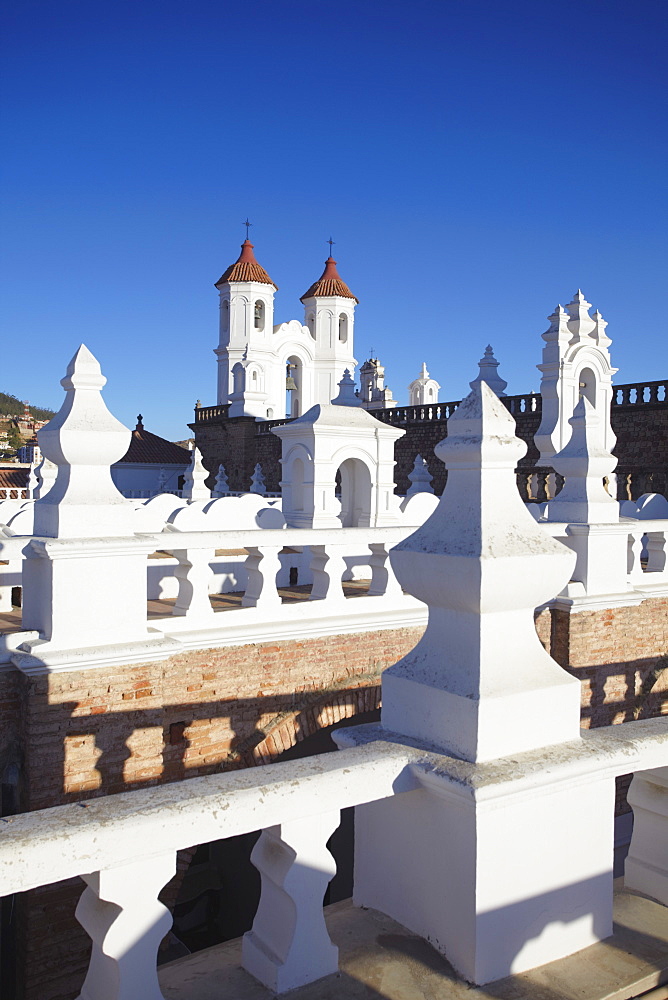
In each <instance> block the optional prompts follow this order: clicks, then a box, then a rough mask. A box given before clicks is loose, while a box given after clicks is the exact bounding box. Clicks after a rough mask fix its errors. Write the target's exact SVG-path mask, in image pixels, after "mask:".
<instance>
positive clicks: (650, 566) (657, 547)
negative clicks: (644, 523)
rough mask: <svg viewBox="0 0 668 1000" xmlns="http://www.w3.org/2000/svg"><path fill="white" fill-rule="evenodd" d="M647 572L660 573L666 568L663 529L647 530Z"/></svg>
mask: <svg viewBox="0 0 668 1000" xmlns="http://www.w3.org/2000/svg"><path fill="white" fill-rule="evenodd" d="M646 538H647V572H648V573H662V572H663V571H664V570H665V568H666V535H665V532H663V531H648V532H647V535H646Z"/></svg>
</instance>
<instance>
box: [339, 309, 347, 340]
mask: <svg viewBox="0 0 668 1000" xmlns="http://www.w3.org/2000/svg"><path fill="white" fill-rule="evenodd" d="M339 340H340V341H341V343H342V344H345V343H346V341H347V340H348V317H347V316H346V314H345V313H341V315H340V316H339Z"/></svg>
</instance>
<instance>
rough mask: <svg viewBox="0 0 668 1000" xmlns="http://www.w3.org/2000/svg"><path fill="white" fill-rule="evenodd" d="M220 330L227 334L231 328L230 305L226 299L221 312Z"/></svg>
mask: <svg viewBox="0 0 668 1000" xmlns="http://www.w3.org/2000/svg"><path fill="white" fill-rule="evenodd" d="M220 328H221V330H222V331H223V333H227V331H228V330H229V328H230V303H229V302H228V301H227V299H225V301H224V302H223V305H222V307H221V310H220Z"/></svg>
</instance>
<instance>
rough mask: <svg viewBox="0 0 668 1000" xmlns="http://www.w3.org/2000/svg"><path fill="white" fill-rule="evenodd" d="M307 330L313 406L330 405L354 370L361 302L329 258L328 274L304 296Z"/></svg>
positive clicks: (326, 272) (325, 273)
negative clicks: (357, 308)
mask: <svg viewBox="0 0 668 1000" xmlns="http://www.w3.org/2000/svg"><path fill="white" fill-rule="evenodd" d="M301 301H302V302H303V303H304V316H305V322H306V326H307V328H308V330H309V332H310V334H311V336H312V337H313V339H314V341H315V359H314V376H315V379H314V397H315V398H314V400H313V402H314V403H329V402H330V401H331V400H332V399H333V398H334V396H335V395H336V393H337V386H338V384H339V382H340V381H341V379H342V378H343V373H344V371H345V369H346V368H348V369H350V370H351V371H352V369H354V367H355V365H356V364H357V362H356V361H355V358H354V357H353V329H354V323H355V306H356V305H357V303H358V300H357V299H356V298H355V296H354V295H353V293H352V292H351V291H350V289H349V288H348V286H347V285H346V283H345V281H343V280H342V278H341V276H340V275H339V272H338V271H337V269H336V261H335V260H334V258H333V257H332V256H329V257H328V258H327V260H326V261H325V270H324V271H323V272H322V274H321V276H320V277H319V278H318V280H317V281H315V282H314V283H313V284H312V285H311V287H310V288H309V289H308V290H307V291H306V292H305V293H304V294H303V295H302V297H301Z"/></svg>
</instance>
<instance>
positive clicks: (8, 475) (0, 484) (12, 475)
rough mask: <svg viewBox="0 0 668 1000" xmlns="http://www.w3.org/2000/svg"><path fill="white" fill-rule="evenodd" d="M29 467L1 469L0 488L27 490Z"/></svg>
mask: <svg viewBox="0 0 668 1000" xmlns="http://www.w3.org/2000/svg"><path fill="white" fill-rule="evenodd" d="M28 472H29V469H27V468H26V467H25V466H24V467H19V468H17V469H7V468H5V469H0V490H25V489H27V486H28Z"/></svg>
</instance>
